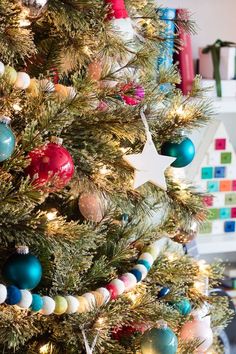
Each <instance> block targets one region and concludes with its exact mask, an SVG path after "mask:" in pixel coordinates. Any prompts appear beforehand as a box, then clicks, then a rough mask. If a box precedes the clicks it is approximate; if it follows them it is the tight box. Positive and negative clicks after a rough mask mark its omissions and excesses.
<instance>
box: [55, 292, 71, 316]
mask: <svg viewBox="0 0 236 354" xmlns="http://www.w3.org/2000/svg"><path fill="white" fill-rule="evenodd" d="M54 301H55V305H56V306H55V310H54V313H55V314H56V315H62V314H63V313H65V312H66V310H67V307H68V303H67V301H66V299H65V298H64V297H63V296H60V295H57V296H55V297H54Z"/></svg>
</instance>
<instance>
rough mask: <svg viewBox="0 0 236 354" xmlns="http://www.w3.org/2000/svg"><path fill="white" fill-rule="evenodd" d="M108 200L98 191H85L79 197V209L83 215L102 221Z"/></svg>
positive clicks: (91, 219)
mask: <svg viewBox="0 0 236 354" xmlns="http://www.w3.org/2000/svg"><path fill="white" fill-rule="evenodd" d="M105 206H106V201H105V199H104V198H102V197H101V196H100V195H99V194H98V193H96V192H84V193H82V194H81V196H80V198H79V210H80V212H81V214H82V215H83V217H84V218H85V219H87V220H90V221H93V222H100V221H101V220H102V219H103V217H104V213H105Z"/></svg>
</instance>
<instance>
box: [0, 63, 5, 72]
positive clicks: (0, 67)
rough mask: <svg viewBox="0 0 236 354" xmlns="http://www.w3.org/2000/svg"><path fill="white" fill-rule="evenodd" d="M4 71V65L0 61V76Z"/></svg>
mask: <svg viewBox="0 0 236 354" xmlns="http://www.w3.org/2000/svg"><path fill="white" fill-rule="evenodd" d="M4 71H5V65H4V64H3V63H2V62H1V61H0V76H2V75H3V74H4Z"/></svg>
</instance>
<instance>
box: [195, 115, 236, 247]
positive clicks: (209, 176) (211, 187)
mask: <svg viewBox="0 0 236 354" xmlns="http://www.w3.org/2000/svg"><path fill="white" fill-rule="evenodd" d="M198 153H199V155H198ZM194 164H195V165H194ZM191 168H192V169H191V173H192V175H191V176H190V180H194V182H196V184H198V182H199V184H198V185H199V186H200V188H199V191H201V192H205V193H208V195H206V196H205V197H204V199H203V202H204V204H205V205H206V207H207V208H208V209H209V210H208V221H207V222H205V223H204V225H203V226H202V227H201V230H200V234H204V235H207V234H209V235H215V236H216V237H217V236H219V235H224V234H225V236H227V235H228V234H229V233H235V242H236V152H235V151H234V147H233V145H232V143H231V141H230V139H229V135H228V132H227V130H226V128H225V126H224V124H223V123H222V122H220V121H214V122H212V124H211V126H210V127H209V128H208V130H207V131H206V133H205V136H204V137H203V139H202V143H200V144H199V152H198V150H197V152H196V159H195V162H194V161H193V165H192V167H191Z"/></svg>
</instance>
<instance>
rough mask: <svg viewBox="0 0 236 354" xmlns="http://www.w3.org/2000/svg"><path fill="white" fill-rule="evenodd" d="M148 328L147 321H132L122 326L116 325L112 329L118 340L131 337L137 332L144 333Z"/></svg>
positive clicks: (114, 336)
mask: <svg viewBox="0 0 236 354" xmlns="http://www.w3.org/2000/svg"><path fill="white" fill-rule="evenodd" d="M147 330H148V325H147V324H146V323H131V324H130V325H125V326H122V327H115V328H114V329H113V330H112V337H113V338H114V339H115V340H117V341H119V342H120V341H122V339H126V338H129V337H131V336H133V335H135V334H144V333H145V332H146V331H147Z"/></svg>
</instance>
